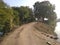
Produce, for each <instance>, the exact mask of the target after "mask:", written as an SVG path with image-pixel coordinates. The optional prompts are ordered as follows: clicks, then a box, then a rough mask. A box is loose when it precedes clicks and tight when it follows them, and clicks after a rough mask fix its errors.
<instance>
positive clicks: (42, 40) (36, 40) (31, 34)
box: [0, 22, 60, 45]
mask: <svg viewBox="0 0 60 45" xmlns="http://www.w3.org/2000/svg"><path fill="white" fill-rule="evenodd" d="M35 24H36V22H33V23H29V24H25V25H23V26H21V27H20V28H18V29H16V30H15V31H14V32H13V33H12V34H10V35H9V36H7V37H6V38H5V39H4V40H3V41H2V43H1V44H0V45H49V44H47V42H50V43H51V45H60V44H59V43H58V42H56V41H55V40H54V39H50V38H49V37H46V36H45V35H44V34H42V32H40V31H38V30H37V29H35V28H34V25H35Z"/></svg>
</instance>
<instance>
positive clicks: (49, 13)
mask: <svg viewBox="0 0 60 45" xmlns="http://www.w3.org/2000/svg"><path fill="white" fill-rule="evenodd" d="M33 7H34V9H31V8H29V7H28V6H20V7H10V6H9V5H7V4H6V3H4V2H3V0H2V1H1V2H0V32H2V33H1V34H3V35H5V34H6V33H9V32H10V31H12V30H14V28H16V27H18V26H21V25H22V24H26V23H30V22H35V21H38V22H39V21H40V22H42V23H44V24H47V25H49V26H50V27H52V31H54V29H55V26H56V18H57V16H56V13H55V12H54V10H55V5H52V4H51V3H50V2H49V1H43V2H35V4H34V6H33ZM45 18H46V19H47V20H44V19H45ZM36 19H37V20H36Z"/></svg>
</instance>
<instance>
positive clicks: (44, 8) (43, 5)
mask: <svg viewBox="0 0 60 45" xmlns="http://www.w3.org/2000/svg"><path fill="white" fill-rule="evenodd" d="M54 10H55V5H52V4H51V3H50V2H49V1H43V2H36V3H35V4H34V14H35V18H38V20H39V19H40V20H41V21H42V22H44V21H45V20H44V18H47V19H48V20H47V22H48V24H49V25H54V26H53V27H55V25H56V18H57V16H56V13H55V12H54Z"/></svg>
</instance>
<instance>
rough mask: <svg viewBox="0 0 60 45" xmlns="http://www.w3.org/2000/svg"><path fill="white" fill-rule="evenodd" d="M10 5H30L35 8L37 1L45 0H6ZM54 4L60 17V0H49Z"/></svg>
mask: <svg viewBox="0 0 60 45" xmlns="http://www.w3.org/2000/svg"><path fill="white" fill-rule="evenodd" d="M4 1H5V2H6V3H7V4H8V5H10V6H29V7H30V8H33V5H34V3H35V2H36V1H40V2H41V1H43V0H4ZM48 1H50V2H51V3H52V4H55V6H56V10H55V11H56V13H57V17H58V18H60V0H48Z"/></svg>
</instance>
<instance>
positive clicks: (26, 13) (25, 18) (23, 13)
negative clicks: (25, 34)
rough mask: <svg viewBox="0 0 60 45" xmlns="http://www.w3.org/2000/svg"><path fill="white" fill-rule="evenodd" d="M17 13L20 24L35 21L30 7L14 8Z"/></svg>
mask: <svg viewBox="0 0 60 45" xmlns="http://www.w3.org/2000/svg"><path fill="white" fill-rule="evenodd" d="M12 8H13V9H14V10H15V11H17V12H18V16H19V21H20V23H27V22H31V21H33V12H32V9H30V8H29V7H24V6H21V7H12Z"/></svg>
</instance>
